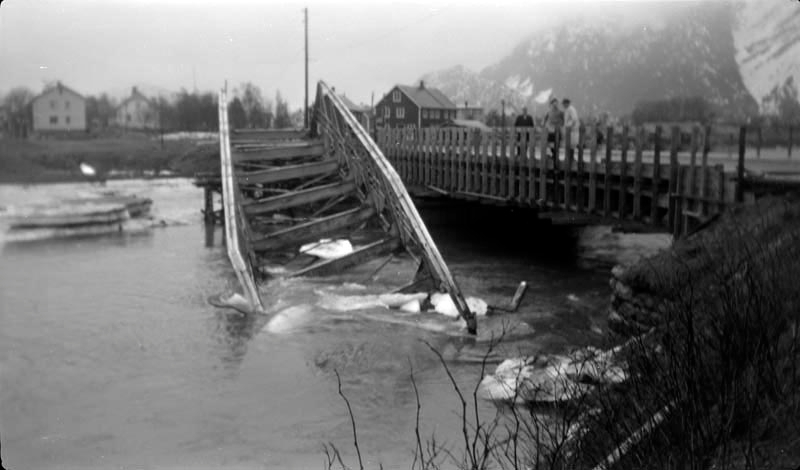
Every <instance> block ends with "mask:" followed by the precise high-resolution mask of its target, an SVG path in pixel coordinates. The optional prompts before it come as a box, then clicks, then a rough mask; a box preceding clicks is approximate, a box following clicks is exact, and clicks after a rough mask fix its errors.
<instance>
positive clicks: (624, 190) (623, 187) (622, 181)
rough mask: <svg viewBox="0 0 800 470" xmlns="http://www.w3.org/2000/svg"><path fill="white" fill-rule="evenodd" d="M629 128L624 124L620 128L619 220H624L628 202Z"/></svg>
mask: <svg viewBox="0 0 800 470" xmlns="http://www.w3.org/2000/svg"><path fill="white" fill-rule="evenodd" d="M628 132H629V128H628V125H627V124H626V125H625V126H623V127H622V154H621V156H620V161H619V192H618V194H617V197H618V198H619V205H618V214H619V219H620V220H625V215H626V214H625V213H626V212H627V207H626V206H627V202H628V186H627V185H628V144H629V137H628Z"/></svg>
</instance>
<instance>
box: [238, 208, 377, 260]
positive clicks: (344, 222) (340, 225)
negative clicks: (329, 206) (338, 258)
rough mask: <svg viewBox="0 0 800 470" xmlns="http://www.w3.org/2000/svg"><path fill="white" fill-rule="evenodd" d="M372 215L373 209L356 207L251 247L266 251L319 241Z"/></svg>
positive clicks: (268, 237)
mask: <svg viewBox="0 0 800 470" xmlns="http://www.w3.org/2000/svg"><path fill="white" fill-rule="evenodd" d="M374 215H375V209H374V208H372V207H369V206H365V207H357V208H355V209H350V210H348V211H344V212H340V213H338V214H333V215H329V216H327V217H323V218H320V219H317V220H314V221H311V222H306V223H302V224H299V225H295V226H293V227H289V228H286V229H283V230H278V231H276V232H273V233H270V234H269V235H267V236H265V237H262V238H258V239H254V240H253V241H252V246H253V249H254V250H258V251H266V250H274V249H277V248H281V247H284V246H288V245H300V244H303V243H306V242H309V241H314V240H319V239H320V238H322V237H324V236H325V235H328V234H330V233H331V232H334V231H336V230H342V229H345V228H348V227H352V226H355V225H358V224H360V223H362V222H365V221H367V220H369V219H370V218H371V217H373V216H374Z"/></svg>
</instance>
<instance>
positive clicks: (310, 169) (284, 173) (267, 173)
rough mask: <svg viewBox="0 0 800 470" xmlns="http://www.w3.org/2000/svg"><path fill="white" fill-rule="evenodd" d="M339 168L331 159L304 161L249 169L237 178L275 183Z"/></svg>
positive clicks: (241, 181) (249, 182)
mask: <svg viewBox="0 0 800 470" xmlns="http://www.w3.org/2000/svg"><path fill="white" fill-rule="evenodd" d="M338 168H339V163H337V162H332V161H324V162H315V163H306V164H302V165H288V166H284V167H279V168H275V169H272V170H260V171H251V172H247V173H240V174H239V175H238V180H239V182H240V183H242V184H266V183H277V182H279V181H286V180H291V179H297V178H309V177H314V176H320V175H324V174H326V173H332V172H334V171H336V170H337V169H338Z"/></svg>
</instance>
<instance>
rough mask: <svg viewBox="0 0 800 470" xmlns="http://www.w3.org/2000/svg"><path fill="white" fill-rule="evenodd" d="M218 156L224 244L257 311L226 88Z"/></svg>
mask: <svg viewBox="0 0 800 470" xmlns="http://www.w3.org/2000/svg"><path fill="white" fill-rule="evenodd" d="M219 156H220V178H221V180H222V205H223V213H224V216H225V221H224V225H225V246H226V247H227V252H228V259H230V262H231V265H232V266H233V270H234V271H235V272H236V277H237V279H238V280H239V284H240V285H241V287H242V291H243V293H244V297H245V298H246V299H247V301H248V302H249V303H250V306H251V307H252V308H253V309H254V310H256V311H262V310H263V308H264V306H263V304H262V302H261V296H260V295H259V293H258V285H257V284H256V281H255V276H254V275H253V267H252V264H251V263H250V253H251V250H250V249H249V246H248V237H247V236H246V232H247V231H248V230H249V227H248V225H247V219H246V218H245V217H244V211H243V210H242V204H241V192H240V191H239V183H238V181H237V179H236V175H235V174H234V169H233V164H232V162H231V143H230V129H229V124H228V97H227V93H226V90H224V89H223V90H221V91H220V92H219Z"/></svg>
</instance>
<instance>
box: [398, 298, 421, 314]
mask: <svg viewBox="0 0 800 470" xmlns="http://www.w3.org/2000/svg"><path fill="white" fill-rule="evenodd" d="M399 310H402V311H403V312H409V313H419V312H420V310H421V309H420V304H419V300H412V301H411V302H407V303H404V304H403V305H401V306H400V307H399Z"/></svg>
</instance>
